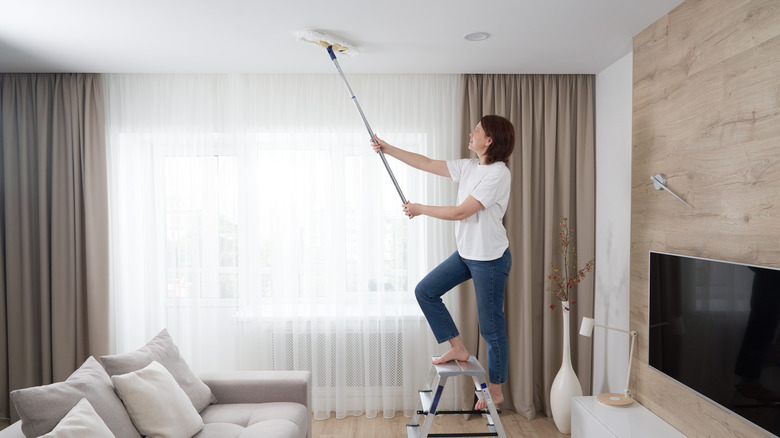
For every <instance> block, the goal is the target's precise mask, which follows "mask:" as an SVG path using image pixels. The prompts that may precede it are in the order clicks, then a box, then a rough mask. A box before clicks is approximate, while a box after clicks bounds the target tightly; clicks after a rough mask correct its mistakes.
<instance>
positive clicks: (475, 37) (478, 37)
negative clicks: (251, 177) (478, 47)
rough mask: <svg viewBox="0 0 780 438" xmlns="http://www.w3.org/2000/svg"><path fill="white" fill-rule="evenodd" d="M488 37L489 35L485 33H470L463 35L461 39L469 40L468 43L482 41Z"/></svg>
mask: <svg viewBox="0 0 780 438" xmlns="http://www.w3.org/2000/svg"><path fill="white" fill-rule="evenodd" d="M489 37H490V34H489V33H487V32H472V33H467V34H466V35H463V38H465V39H467V40H469V41H483V40H486V39H488V38H489Z"/></svg>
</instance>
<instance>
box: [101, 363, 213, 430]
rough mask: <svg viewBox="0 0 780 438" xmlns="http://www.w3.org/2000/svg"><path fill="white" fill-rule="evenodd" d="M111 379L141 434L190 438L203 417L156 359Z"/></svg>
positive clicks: (201, 422)
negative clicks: (138, 368)
mask: <svg viewBox="0 0 780 438" xmlns="http://www.w3.org/2000/svg"><path fill="white" fill-rule="evenodd" d="M111 381H112V382H113V383H114V387H115V388H116V391H117V394H119V398H121V399H122V402H123V403H124V404H125V408H127V413H128V414H130V419H132V420H133V423H134V424H135V427H136V428H137V429H138V431H139V432H141V435H144V436H147V437H150V438H190V437H191V436H193V435H195V434H196V433H198V432H199V431H200V430H201V429H202V428H203V419H202V418H201V417H200V415H198V411H196V410H195V407H194V406H193V405H192V402H191V401H190V399H189V397H187V394H186V393H185V392H184V390H183V389H181V387H180V386H179V384H178V383H176V380H175V379H174V378H173V376H172V375H171V373H170V372H168V370H167V369H166V368H165V367H164V366H162V365H160V363H159V362H157V361H154V362H152V363H150V364H149V365H148V366H147V367H146V368H142V369H140V370H138V371H134V372H132V373H127V374H121V375H118V376H112V377H111Z"/></svg>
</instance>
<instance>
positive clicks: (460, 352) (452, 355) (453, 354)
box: [433, 347, 470, 365]
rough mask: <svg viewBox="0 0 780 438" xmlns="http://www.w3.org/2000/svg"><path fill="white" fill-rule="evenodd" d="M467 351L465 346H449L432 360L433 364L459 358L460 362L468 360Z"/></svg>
mask: <svg viewBox="0 0 780 438" xmlns="http://www.w3.org/2000/svg"><path fill="white" fill-rule="evenodd" d="M469 356H470V354H469V352H468V350H466V349H465V348H459V349H457V350H456V349H455V347H453V348H450V349H449V351H447V352H446V353H444V354H442V355H441V356H440V357H438V358H436V359H434V360H433V364H434V365H441V364H443V363H446V362H449V361H451V360H459V361H461V362H466V361H467V360H469Z"/></svg>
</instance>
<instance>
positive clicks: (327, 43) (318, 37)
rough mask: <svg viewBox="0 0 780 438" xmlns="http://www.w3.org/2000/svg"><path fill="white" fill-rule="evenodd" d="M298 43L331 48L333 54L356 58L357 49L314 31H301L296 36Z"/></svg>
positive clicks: (350, 44) (341, 40)
mask: <svg viewBox="0 0 780 438" xmlns="http://www.w3.org/2000/svg"><path fill="white" fill-rule="evenodd" d="M297 37H298V41H300V42H301V43H304V44H308V45H312V46H318V47H322V48H324V49H327V48H328V47H331V48H332V49H333V52H334V53H336V54H337V55H342V56H357V54H358V52H357V47H356V46H355V45H354V44H352V43H350V42H348V41H344V40H343V39H340V38H337V37H334V36H333V35H327V34H324V33H321V32H317V31H316V30H302V31H300V32H298V34H297Z"/></svg>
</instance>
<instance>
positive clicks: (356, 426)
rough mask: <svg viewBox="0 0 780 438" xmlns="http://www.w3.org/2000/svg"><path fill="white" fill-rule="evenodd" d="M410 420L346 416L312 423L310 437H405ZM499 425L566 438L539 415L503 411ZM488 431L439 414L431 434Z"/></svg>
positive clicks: (514, 434)
mask: <svg viewBox="0 0 780 438" xmlns="http://www.w3.org/2000/svg"><path fill="white" fill-rule="evenodd" d="M410 422H411V418H409V417H405V416H403V415H402V414H396V416H395V418H383V417H376V418H366V417H365V416H361V417H347V418H343V419H336V418H331V419H329V420H321V421H320V420H314V422H313V426H312V432H313V433H312V437H313V438H364V437H372V438H407V434H406V425H407V424H409V423H410ZM501 424H502V425H503V426H504V431H505V432H506V434H507V437H511V438H521V437H534V438H537V437H538V438H547V437H555V438H558V437H569V435H565V434H562V433H560V432H558V429H557V428H556V427H555V422H554V421H553V419H552V418H547V417H545V416H544V415H543V414H539V415H537V416H536V418H534V419H533V420H526V419H525V417H523V416H522V415H519V414H516V413H515V412H513V411H509V410H505V411H503V412H502V413H501ZM447 432H456V433H467V432H489V430H488V428H487V423H486V420H485V419H483V418H482V417H477V416H475V415H472V416H471V418H470V419H469V420H466V419H465V418H464V416H463V415H442V416H439V417H436V419H435V420H434V423H433V426H432V427H431V432H430V433H447Z"/></svg>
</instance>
